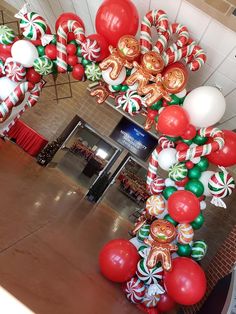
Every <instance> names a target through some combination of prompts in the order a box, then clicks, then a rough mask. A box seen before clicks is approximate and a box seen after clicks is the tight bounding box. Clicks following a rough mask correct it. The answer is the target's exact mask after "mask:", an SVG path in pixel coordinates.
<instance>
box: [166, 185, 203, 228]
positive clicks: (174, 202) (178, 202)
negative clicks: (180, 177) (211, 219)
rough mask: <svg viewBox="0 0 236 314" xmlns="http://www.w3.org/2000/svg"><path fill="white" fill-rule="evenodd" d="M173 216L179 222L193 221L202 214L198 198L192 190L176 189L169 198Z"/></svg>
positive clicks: (170, 211)
mask: <svg viewBox="0 0 236 314" xmlns="http://www.w3.org/2000/svg"><path fill="white" fill-rule="evenodd" d="M167 206H168V211H169V215H170V216H171V218H173V219H174V220H175V221H177V222H179V223H189V222H192V221H193V220H194V219H195V218H197V216H198V215H199V214H200V203H199V200H198V198H197V197H196V196H195V195H194V194H193V193H192V192H190V191H185V190H182V191H176V192H174V193H173V194H172V195H171V196H170V197H169V198H168V205H167Z"/></svg>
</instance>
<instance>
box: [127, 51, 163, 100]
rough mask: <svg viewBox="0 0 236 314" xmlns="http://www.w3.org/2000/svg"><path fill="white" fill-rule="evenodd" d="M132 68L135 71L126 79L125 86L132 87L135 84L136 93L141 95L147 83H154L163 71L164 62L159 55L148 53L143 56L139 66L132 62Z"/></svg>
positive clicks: (153, 52) (152, 52)
mask: <svg viewBox="0 0 236 314" xmlns="http://www.w3.org/2000/svg"><path fill="white" fill-rule="evenodd" d="M133 66H134V67H135V68H136V69H137V71H135V72H134V73H133V74H131V75H130V76H129V77H128V79H127V80H126V84H127V85H129V86H132V85H134V84H136V83H137V84H138V87H137V92H138V94H140V95H143V94H144V93H143V88H144V87H145V86H146V85H147V84H148V82H149V81H153V82H154V81H155V80H156V78H155V76H156V75H157V74H159V73H161V72H162V70H163V69H164V61H163V59H162V57H161V55H160V54H158V53H157V52H155V51H149V52H147V53H145V54H144V55H143V57H142V61H141V65H139V64H138V63H137V62H136V61H134V62H133Z"/></svg>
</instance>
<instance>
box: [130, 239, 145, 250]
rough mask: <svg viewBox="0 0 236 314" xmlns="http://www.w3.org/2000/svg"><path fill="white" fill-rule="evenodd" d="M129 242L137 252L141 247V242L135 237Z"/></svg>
mask: <svg viewBox="0 0 236 314" xmlns="http://www.w3.org/2000/svg"><path fill="white" fill-rule="evenodd" d="M129 242H131V243H132V244H133V245H134V246H135V247H136V249H137V250H138V249H139V248H140V246H142V245H143V243H141V242H140V241H139V240H138V239H137V237H134V238H132V239H130V240H129Z"/></svg>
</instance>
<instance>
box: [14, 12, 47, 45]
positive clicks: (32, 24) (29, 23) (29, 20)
mask: <svg viewBox="0 0 236 314" xmlns="http://www.w3.org/2000/svg"><path fill="white" fill-rule="evenodd" d="M20 28H21V29H23V35H24V37H26V38H28V39H30V40H37V39H40V38H41V37H42V36H43V35H44V34H45V33H46V30H47V23H46V22H45V20H44V18H42V17H41V16H40V15H38V14H37V13H35V12H29V13H26V14H24V15H22V16H21V20H20Z"/></svg>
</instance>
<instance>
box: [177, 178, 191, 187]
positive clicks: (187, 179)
mask: <svg viewBox="0 0 236 314" xmlns="http://www.w3.org/2000/svg"><path fill="white" fill-rule="evenodd" d="M188 181H189V178H188V177H185V178H184V179H183V180H181V181H175V184H176V185H177V186H185V184H186V183H187V182H188Z"/></svg>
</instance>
